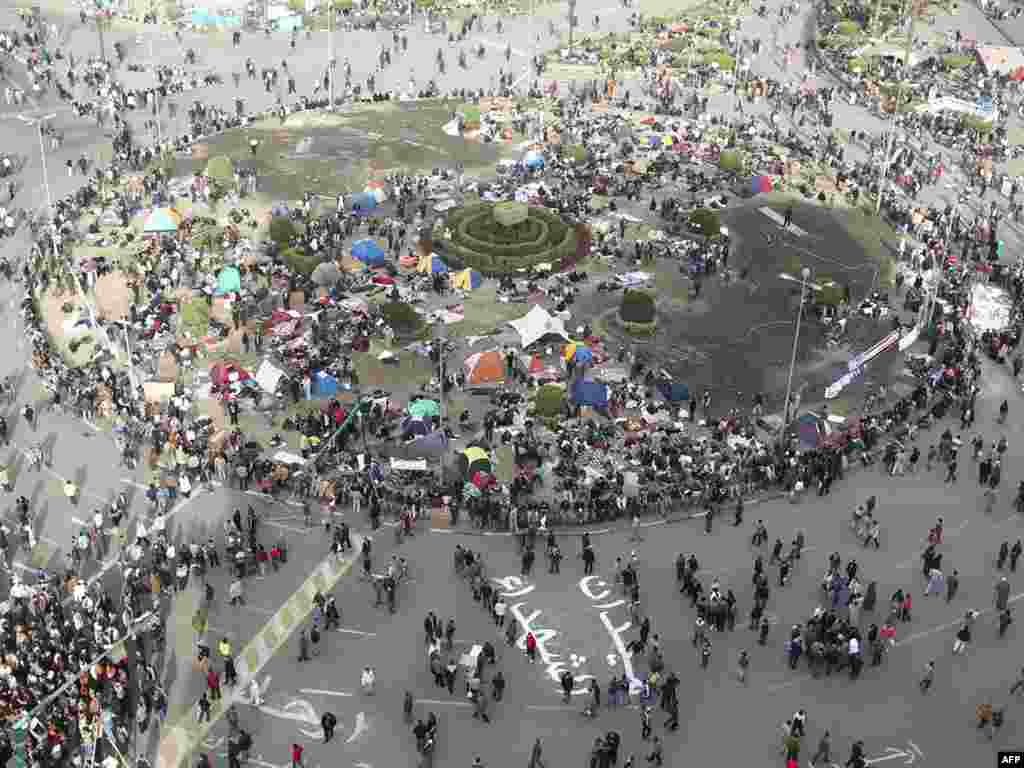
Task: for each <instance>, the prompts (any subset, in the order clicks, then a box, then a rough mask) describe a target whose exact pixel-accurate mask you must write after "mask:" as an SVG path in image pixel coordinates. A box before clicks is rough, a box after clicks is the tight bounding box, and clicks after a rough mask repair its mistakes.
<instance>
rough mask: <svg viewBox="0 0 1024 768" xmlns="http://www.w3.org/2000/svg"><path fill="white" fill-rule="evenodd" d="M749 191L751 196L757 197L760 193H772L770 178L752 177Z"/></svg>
mask: <svg viewBox="0 0 1024 768" xmlns="http://www.w3.org/2000/svg"><path fill="white" fill-rule="evenodd" d="M750 191H751V193H752V194H755V195H759V194H761V193H762V192H771V191H772V177H771V176H754V177H753V178H752V179H751V180H750Z"/></svg>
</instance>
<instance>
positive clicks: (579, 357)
mask: <svg viewBox="0 0 1024 768" xmlns="http://www.w3.org/2000/svg"><path fill="white" fill-rule="evenodd" d="M562 359H564V360H565V361H566V362H569V361H570V360H571V361H572V362H574V363H577V364H579V365H587V364H588V363H592V362H594V351H593V350H592V349H591V348H590V347H588V346H587V345H586V344H581V343H580V342H578V341H570V342H569V343H568V344H566V345H565V347H564V348H563V349H562Z"/></svg>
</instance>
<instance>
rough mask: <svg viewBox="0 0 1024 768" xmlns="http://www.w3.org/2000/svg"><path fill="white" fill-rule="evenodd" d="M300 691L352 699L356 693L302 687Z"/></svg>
mask: <svg viewBox="0 0 1024 768" xmlns="http://www.w3.org/2000/svg"><path fill="white" fill-rule="evenodd" d="M299 693H305V694H310V695H313V696H338V697H340V698H344V699H350V698H352V697H353V696H354V695H355V694H354V693H347V692H345V691H325V690H323V689H322V688H300V689H299Z"/></svg>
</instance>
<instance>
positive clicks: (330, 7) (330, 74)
mask: <svg viewBox="0 0 1024 768" xmlns="http://www.w3.org/2000/svg"><path fill="white" fill-rule="evenodd" d="M410 8H411V3H410ZM409 22H410V23H411V22H412V11H411V10H410V11H409ZM327 92H328V98H329V99H330V102H329V104H328V107H327V111H328V112H333V111H334V0H328V2H327Z"/></svg>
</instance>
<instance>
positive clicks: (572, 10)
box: [569, 0, 576, 54]
mask: <svg viewBox="0 0 1024 768" xmlns="http://www.w3.org/2000/svg"><path fill="white" fill-rule="evenodd" d="M575 28H576V0H569V53H570V54H572V33H573V30H574V29H575Z"/></svg>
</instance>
